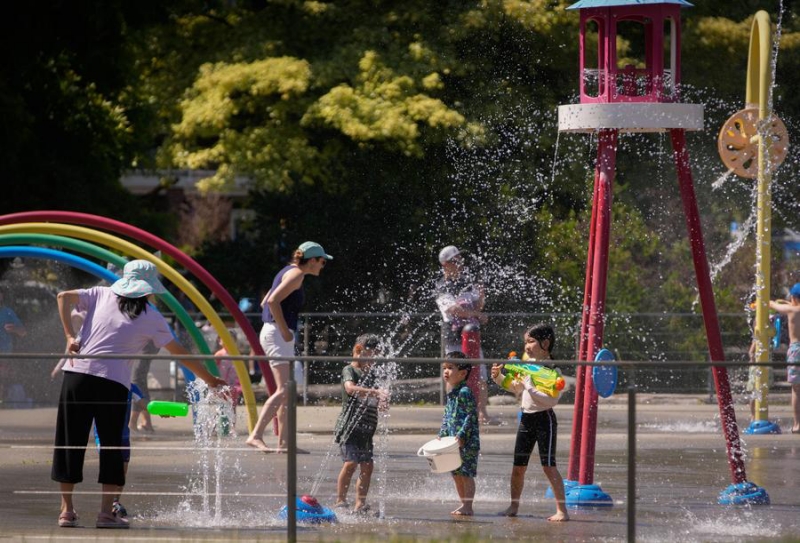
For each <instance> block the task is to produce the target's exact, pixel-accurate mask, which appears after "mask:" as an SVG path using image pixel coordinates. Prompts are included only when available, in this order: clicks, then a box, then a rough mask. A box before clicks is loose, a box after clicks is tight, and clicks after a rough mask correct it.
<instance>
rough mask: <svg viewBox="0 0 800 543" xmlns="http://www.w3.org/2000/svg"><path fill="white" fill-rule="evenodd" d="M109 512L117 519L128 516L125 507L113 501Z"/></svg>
mask: <svg viewBox="0 0 800 543" xmlns="http://www.w3.org/2000/svg"><path fill="white" fill-rule="evenodd" d="M111 512H112V513H113V514H114V516H115V517H117V518H125V517H127V516H128V511H127V509H125V506H124V505H122V504H121V503H119V502H118V501H117V500H114V503H113V504H112V505H111Z"/></svg>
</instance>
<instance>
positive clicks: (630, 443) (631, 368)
mask: <svg viewBox="0 0 800 543" xmlns="http://www.w3.org/2000/svg"><path fill="white" fill-rule="evenodd" d="M62 357H65V355H63V354H42V353H16V354H0V362H6V361H16V362H17V363H19V362H20V361H27V360H32V359H43V358H44V359H47V358H51V359H53V360H55V359H58V358H62ZM66 357H67V358H80V355H66ZM95 358H104V359H120V358H136V359H149V360H169V361H173V360H175V357H174V356H171V355H170V356H165V355H159V354H155V355H143V354H130V355H124V354H123V355H97V356H96V357H95ZM180 358H181V359H187V360H204V361H205V360H209V359H212V358H215V357H209V356H205V355H187V356H182V357H180ZM224 358H232V357H230V356H226V357H218V358H217V360H221V359H224ZM233 358H236V359H237V360H238V359H240V360H254V361H259V360H265V358H266V357H259V356H237V357H233ZM270 359H271V360H281V361H293V360H297V361H300V362H303V363H337V364H341V363H342V362H349V361H350V360H352V357H348V356H299V357H272V358H270ZM363 360H376V361H380V362H383V363H386V362H394V363H396V364H399V365H406V364H422V365H431V366H436V367H437V368H438V367H440V365H441V363H442V362H443V360H442V359H441V358H440V357H435V358H408V357H406V358H391V357H381V358H376V359H367V358H364V359H363ZM464 362H468V363H472V364H482V363H483V364H493V363H503V362H505V360H504V359H485V360H476V361H468V360H466V361H464ZM552 364H553V365H554V366H556V367H559V368H573V369H575V368H577V367H578V366H597V365H613V366H617V367H618V368H619V369H621V370H624V371H625V372H626V376H627V378H626V379H625V385H624V386H623V387H618V389H619V390H620V391H625V392H626V393H627V399H628V417H627V454H628V463H627V469H628V473H627V492H628V496H627V500H626V507H627V540H628V541H631V542H632V541H635V537H636V468H637V463H636V420H637V417H636V394H637V392H638V389H637V382H638V376H639V375H640V373H641V372H643V371H644V372H646V371H648V369H650V368H653V367H654V366H657V365H658V364H659V362H654V361H611V362H576V361H574V360H554V361H552ZM672 364H673V365H674V366H675V368H676V369H682V370H686V369H687V368H692V367H696V366H698V364H699V363H698V362H697V361H693V360H691V361H673V362H672ZM713 365H714V366H719V367H725V368H739V367H741V366H744V365H746V364H745V363H743V362H741V361H738V362H737V361H733V362H729V361H725V362H715V363H714V364H713ZM755 365H757V366H763V367H769V368H773V369H784V370H785V368H786V363H785V362H770V363H761V364H755ZM286 386H287V388H288V391H289V394H288V404H287V409H288V412H287V430H288V431H287V449H288V451H287V452H288V454H287V468H286V469H287V489H286V504H287V528H286V530H287V540H288V541H289V542H292V543H294V542H295V541H297V516H296V510H295V507H296V500H297V476H298V474H297V459H296V455H297V402H296V398H297V383H296V382H295V381H294V376H293V374H292V372H290V373H289V380H288V382H287V384H286Z"/></svg>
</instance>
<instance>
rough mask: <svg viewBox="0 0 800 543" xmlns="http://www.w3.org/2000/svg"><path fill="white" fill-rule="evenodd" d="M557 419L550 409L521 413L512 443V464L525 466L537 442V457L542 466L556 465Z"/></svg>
mask: <svg viewBox="0 0 800 543" xmlns="http://www.w3.org/2000/svg"><path fill="white" fill-rule="evenodd" d="M557 437H558V421H556V414H555V412H554V411H553V410H552V409H548V410H547V411H539V412H537V413H523V414H522V418H521V420H520V422H519V428H518V429H517V441H516V443H515V444H514V465H515V466H527V465H528V461H529V460H530V458H531V453H532V452H533V446H534V445H536V444H537V443H538V444H539V458H540V459H541V462H542V465H543V466H552V467H555V465H556V438H557Z"/></svg>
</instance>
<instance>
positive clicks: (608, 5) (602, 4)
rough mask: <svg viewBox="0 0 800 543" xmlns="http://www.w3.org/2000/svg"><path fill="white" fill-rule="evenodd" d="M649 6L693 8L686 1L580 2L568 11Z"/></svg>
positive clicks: (593, 0) (604, 0)
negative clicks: (668, 5) (674, 5)
mask: <svg viewBox="0 0 800 543" xmlns="http://www.w3.org/2000/svg"><path fill="white" fill-rule="evenodd" d="M648 4H677V5H679V6H683V7H687V8H688V7H691V6H693V4H690V3H689V2H687V1H686V0H579V1H578V2H576V3H574V4H572V5H571V6H570V7H568V8H567V9H583V8H611V7H614V6H639V5H641V6H643V5H648Z"/></svg>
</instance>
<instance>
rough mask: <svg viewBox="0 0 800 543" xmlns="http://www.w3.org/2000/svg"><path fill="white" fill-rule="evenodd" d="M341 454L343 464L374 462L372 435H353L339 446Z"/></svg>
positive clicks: (355, 433)
mask: <svg viewBox="0 0 800 543" xmlns="http://www.w3.org/2000/svg"><path fill="white" fill-rule="evenodd" d="M339 452H340V453H341V454H342V461H343V462H357V463H359V464H362V463H364V462H372V454H373V444H372V434H362V433H357V432H353V433H351V434H350V436H349V437H348V438H347V441H345V442H344V443H340V444H339Z"/></svg>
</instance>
